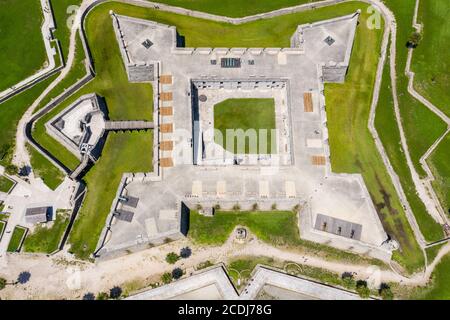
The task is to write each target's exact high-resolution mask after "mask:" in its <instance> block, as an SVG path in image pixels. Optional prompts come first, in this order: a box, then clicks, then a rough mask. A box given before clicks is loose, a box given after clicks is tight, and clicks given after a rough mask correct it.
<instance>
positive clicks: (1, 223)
mask: <svg viewBox="0 0 450 320" xmlns="http://www.w3.org/2000/svg"><path fill="white" fill-rule="evenodd" d="M5 227H6V222H5V221H1V220H0V239H1V238H2V236H3V230H5Z"/></svg>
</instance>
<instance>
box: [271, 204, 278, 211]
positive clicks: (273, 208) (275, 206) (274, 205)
mask: <svg viewBox="0 0 450 320" xmlns="http://www.w3.org/2000/svg"><path fill="white" fill-rule="evenodd" d="M271 208H272V210H273V211H274V210H277V204H276V203H272V207H271Z"/></svg>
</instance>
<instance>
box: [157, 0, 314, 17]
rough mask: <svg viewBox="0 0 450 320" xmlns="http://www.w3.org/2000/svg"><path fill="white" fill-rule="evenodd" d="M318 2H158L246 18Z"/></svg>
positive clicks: (182, 0) (227, 0) (287, 0)
mask: <svg viewBox="0 0 450 320" xmlns="http://www.w3.org/2000/svg"><path fill="white" fill-rule="evenodd" d="M316 1H319V0H276V1H273V0H272V1H271V0H246V1H241V2H236V1H235V0H222V1H217V0H159V1H156V2H160V3H166V4H169V5H172V6H177V7H182V8H186V9H191V10H198V11H204V12H208V13H212V14H217V15H223V16H227V17H245V16H250V15H254V14H258V13H261V12H267V11H272V10H276V9H280V8H285V7H292V6H295V5H299V4H304V3H309V2H316Z"/></svg>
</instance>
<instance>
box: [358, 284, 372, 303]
mask: <svg viewBox="0 0 450 320" xmlns="http://www.w3.org/2000/svg"><path fill="white" fill-rule="evenodd" d="M356 292H357V293H358V295H359V296H360V297H361V298H363V299H367V298H369V297H370V289H369V288H368V287H367V282H366V281H364V280H358V281H357V282H356Z"/></svg>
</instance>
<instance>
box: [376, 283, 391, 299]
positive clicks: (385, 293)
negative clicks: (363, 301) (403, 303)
mask: <svg viewBox="0 0 450 320" xmlns="http://www.w3.org/2000/svg"><path fill="white" fill-rule="evenodd" d="M378 292H379V294H380V296H381V298H382V299H383V300H393V299H394V294H393V293H392V290H391V287H389V285H388V284H386V283H382V284H381V285H380V290H379V291H378Z"/></svg>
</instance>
